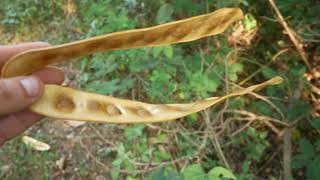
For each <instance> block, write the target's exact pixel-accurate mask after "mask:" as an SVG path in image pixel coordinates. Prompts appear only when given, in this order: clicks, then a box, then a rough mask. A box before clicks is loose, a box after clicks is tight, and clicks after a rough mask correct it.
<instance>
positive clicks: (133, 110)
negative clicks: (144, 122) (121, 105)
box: [126, 107, 152, 117]
mask: <svg viewBox="0 0 320 180" xmlns="http://www.w3.org/2000/svg"><path fill="white" fill-rule="evenodd" d="M126 109H128V110H129V111H130V112H131V113H133V114H136V115H138V116H140V117H150V116H152V114H151V113H150V112H149V111H148V110H146V109H144V108H143V107H127V108H126Z"/></svg>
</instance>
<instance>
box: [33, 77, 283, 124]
mask: <svg viewBox="0 0 320 180" xmlns="http://www.w3.org/2000/svg"><path fill="white" fill-rule="evenodd" d="M281 82H282V78H280V77H275V78H273V79H271V80H269V81H266V82H264V83H262V84H258V85H254V86H251V87H248V88H245V89H240V90H237V91H234V92H233V93H231V94H228V95H225V96H222V97H211V98H208V99H204V100H199V101H196V102H192V103H188V104H147V103H143V102H137V101H130V100H125V99H118V98H114V97H110V96H103V95H98V94H92V93H87V92H83V91H78V90H74V89H72V88H67V87H61V86H56V85H47V86H46V87H45V93H44V95H43V97H42V98H41V99H40V100H39V101H38V102H36V103H35V104H33V105H32V106H31V110H32V111H33V112H36V113H39V114H42V115H44V116H48V117H53V118H59V119H70V120H83V121H94V122H101V123H153V122H163V121H169V120H174V119H177V118H180V117H183V116H187V115H189V114H192V113H195V112H198V111H201V110H204V109H206V108H208V107H210V106H213V105H215V104H217V103H219V102H221V101H223V100H225V99H228V98H231V97H234V96H241V95H244V94H247V93H250V92H252V91H255V90H259V89H262V88H264V87H265V86H269V85H275V84H279V83H281Z"/></svg>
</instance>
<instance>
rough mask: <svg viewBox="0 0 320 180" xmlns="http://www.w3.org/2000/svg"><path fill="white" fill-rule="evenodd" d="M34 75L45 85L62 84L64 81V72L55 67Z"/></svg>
mask: <svg viewBox="0 0 320 180" xmlns="http://www.w3.org/2000/svg"><path fill="white" fill-rule="evenodd" d="M33 75H35V76H37V77H38V78H39V79H40V80H41V81H42V82H43V83H44V84H61V83H63V81H64V73H63V71H61V70H60V69H58V68H55V67H47V68H45V69H42V70H40V71H37V72H35V73H34V74H33Z"/></svg>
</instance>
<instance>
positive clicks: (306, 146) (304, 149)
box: [299, 138, 315, 158]
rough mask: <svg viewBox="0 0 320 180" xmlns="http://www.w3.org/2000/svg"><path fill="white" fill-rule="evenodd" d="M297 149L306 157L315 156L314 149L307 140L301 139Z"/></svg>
mask: <svg viewBox="0 0 320 180" xmlns="http://www.w3.org/2000/svg"><path fill="white" fill-rule="evenodd" d="M299 148H300V151H301V153H302V154H303V155H305V156H306V157H310V158H311V157H313V156H314V155H315V150H314V147H313V145H312V144H311V142H310V141H309V140H308V139H305V138H303V139H301V140H300V142H299Z"/></svg>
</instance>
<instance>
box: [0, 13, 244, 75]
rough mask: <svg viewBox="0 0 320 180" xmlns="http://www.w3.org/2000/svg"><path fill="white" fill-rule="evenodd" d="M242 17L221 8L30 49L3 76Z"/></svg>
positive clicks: (189, 37) (220, 26) (212, 29)
mask: <svg viewBox="0 0 320 180" xmlns="http://www.w3.org/2000/svg"><path fill="white" fill-rule="evenodd" d="M242 18H243V14H242V11H241V10H240V9H239V8H223V9H219V10H217V11H215V12H213V13H210V14H206V15H201V16H196V17H191V18H188V19H184V20H180V21H174V22H171V23H166V24H162V25H158V26H154V27H149V28H144V29H135V30H128V31H122V32H115V33H111V34H107V35H103V36H98V37H94V38H90V39H86V40H81V41H77V42H73V43H68V44H63V45H58V46H53V47H49V48H43V49H39V50H30V51H26V52H24V53H21V54H18V55H17V56H15V57H13V58H12V59H11V60H9V61H8V62H7V63H6V64H5V65H4V67H3V69H2V72H1V76H2V77H14V76H20V75H27V74H31V73H33V72H35V71H37V70H40V69H42V68H43V67H45V66H47V65H49V64H54V63H59V62H62V61H66V60H70V59H73V58H77V57H81V56H85V55H89V54H93V53H96V52H103V51H108V50H119V49H130V48H139V47H152V46H161V45H168V44H174V43H181V42H187V41H193V40H196V39H200V38H203V37H206V36H211V35H215V34H219V33H222V32H223V31H225V29H226V28H227V27H228V26H230V25H231V24H232V23H233V22H235V21H237V20H240V19H242Z"/></svg>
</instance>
